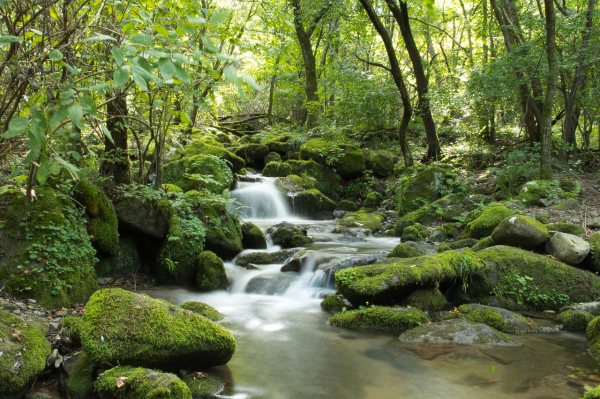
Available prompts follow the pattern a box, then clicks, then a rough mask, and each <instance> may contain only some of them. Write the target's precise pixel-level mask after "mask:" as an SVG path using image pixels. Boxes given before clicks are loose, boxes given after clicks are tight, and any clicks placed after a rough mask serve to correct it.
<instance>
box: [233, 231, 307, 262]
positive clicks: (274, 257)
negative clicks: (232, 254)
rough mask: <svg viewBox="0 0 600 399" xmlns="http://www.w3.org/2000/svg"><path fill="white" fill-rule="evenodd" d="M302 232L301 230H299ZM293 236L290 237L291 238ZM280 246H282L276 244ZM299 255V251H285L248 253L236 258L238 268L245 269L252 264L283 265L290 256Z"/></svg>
mask: <svg viewBox="0 0 600 399" xmlns="http://www.w3.org/2000/svg"><path fill="white" fill-rule="evenodd" d="M298 231H300V230H298ZM292 236H293V235H291V236H290V238H291V237H292ZM276 245H280V244H276ZM294 252H296V253H297V250H288V249H284V250H281V251H276V252H247V253H245V254H242V255H240V256H238V257H237V258H235V264H236V265H238V266H242V267H245V266H247V265H248V264H250V263H254V264H257V265H268V264H272V263H283V262H285V261H286V259H288V258H289V257H290V256H292V255H293V254H294Z"/></svg>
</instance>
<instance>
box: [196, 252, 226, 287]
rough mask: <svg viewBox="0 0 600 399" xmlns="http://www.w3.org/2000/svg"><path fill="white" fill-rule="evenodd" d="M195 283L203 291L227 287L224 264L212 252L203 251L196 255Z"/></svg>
mask: <svg viewBox="0 0 600 399" xmlns="http://www.w3.org/2000/svg"><path fill="white" fill-rule="evenodd" d="M196 285H197V286H198V289H199V290H200V291H203V292H206V291H214V290H225V289H227V273H226V272H225V265H224V264H223V261H222V260H221V258H219V257H218V256H217V255H215V254H214V252H211V251H204V252H202V253H201V254H200V255H199V256H198V270H197V272H196Z"/></svg>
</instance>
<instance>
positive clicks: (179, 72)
mask: <svg viewBox="0 0 600 399" xmlns="http://www.w3.org/2000/svg"><path fill="white" fill-rule="evenodd" d="M174 75H175V77H176V78H177V79H178V80H180V81H182V82H184V83H187V84H191V82H190V75H189V74H188V72H187V71H186V70H185V69H183V68H182V67H180V66H179V65H175V73H174Z"/></svg>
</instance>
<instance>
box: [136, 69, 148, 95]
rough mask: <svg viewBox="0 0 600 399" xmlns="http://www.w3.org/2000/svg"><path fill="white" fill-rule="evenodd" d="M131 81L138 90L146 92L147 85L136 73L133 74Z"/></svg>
mask: <svg viewBox="0 0 600 399" xmlns="http://www.w3.org/2000/svg"><path fill="white" fill-rule="evenodd" d="M133 81H134V82H135V84H136V85H137V87H139V88H140V90H142V91H148V84H147V83H146V81H145V80H144V78H142V77H141V76H140V75H138V74H137V73H134V74H133Z"/></svg>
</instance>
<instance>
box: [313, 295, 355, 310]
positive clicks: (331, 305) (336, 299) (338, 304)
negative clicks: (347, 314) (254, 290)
mask: <svg viewBox="0 0 600 399" xmlns="http://www.w3.org/2000/svg"><path fill="white" fill-rule="evenodd" d="M321 308H322V309H323V310H324V311H326V312H329V313H341V312H344V311H345V310H348V309H349V310H351V309H352V308H353V306H352V304H351V303H350V302H348V301H347V300H346V298H344V297H343V296H342V295H330V296H328V297H327V298H325V299H323V301H321Z"/></svg>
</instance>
